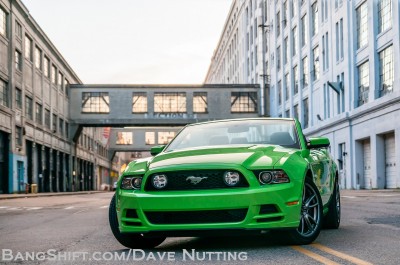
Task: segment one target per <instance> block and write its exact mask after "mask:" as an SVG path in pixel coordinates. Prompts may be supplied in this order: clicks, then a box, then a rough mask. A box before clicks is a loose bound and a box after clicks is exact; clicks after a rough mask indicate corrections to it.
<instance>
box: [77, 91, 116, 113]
mask: <svg viewBox="0 0 400 265" xmlns="http://www.w3.org/2000/svg"><path fill="white" fill-rule="evenodd" d="M82 112H83V113H109V112H110V97H109V95H108V92H83V93H82Z"/></svg>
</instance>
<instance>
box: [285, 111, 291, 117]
mask: <svg viewBox="0 0 400 265" xmlns="http://www.w3.org/2000/svg"><path fill="white" fill-rule="evenodd" d="M285 118H290V109H288V110H286V111H285Z"/></svg>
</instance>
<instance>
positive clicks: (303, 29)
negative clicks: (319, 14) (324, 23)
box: [301, 14, 308, 47]
mask: <svg viewBox="0 0 400 265" xmlns="http://www.w3.org/2000/svg"><path fill="white" fill-rule="evenodd" d="M307 39H308V29H307V14H306V15H304V16H303V17H302V18H301V47H304V46H306V45H307Z"/></svg>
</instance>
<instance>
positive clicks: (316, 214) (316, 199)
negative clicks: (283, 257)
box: [288, 178, 323, 245]
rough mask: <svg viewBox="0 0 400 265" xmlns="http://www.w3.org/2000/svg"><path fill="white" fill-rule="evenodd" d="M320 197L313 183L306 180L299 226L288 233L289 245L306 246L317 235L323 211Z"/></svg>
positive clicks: (308, 179)
mask: <svg viewBox="0 0 400 265" xmlns="http://www.w3.org/2000/svg"><path fill="white" fill-rule="evenodd" d="M322 207H323V206H322V200H321V195H320V194H319V191H318V189H317V187H316V186H315V184H314V182H313V181H312V180H311V179H310V178H306V180H305V182H304V188H303V197H302V206H301V211H300V224H299V226H298V227H297V229H294V230H291V231H289V232H288V237H289V240H290V243H292V244H296V245H306V244H310V243H312V242H313V241H314V240H315V239H316V238H317V237H318V235H319V233H320V231H321V226H322V218H323V210H322Z"/></svg>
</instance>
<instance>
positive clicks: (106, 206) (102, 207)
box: [100, 205, 108, 209]
mask: <svg viewBox="0 0 400 265" xmlns="http://www.w3.org/2000/svg"><path fill="white" fill-rule="evenodd" d="M104 208H108V205H104V206H101V207H100V209H104Z"/></svg>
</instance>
